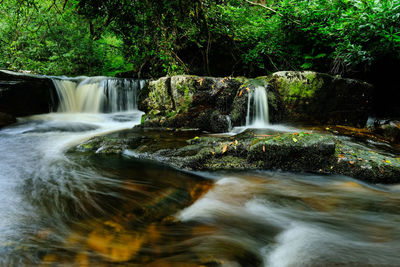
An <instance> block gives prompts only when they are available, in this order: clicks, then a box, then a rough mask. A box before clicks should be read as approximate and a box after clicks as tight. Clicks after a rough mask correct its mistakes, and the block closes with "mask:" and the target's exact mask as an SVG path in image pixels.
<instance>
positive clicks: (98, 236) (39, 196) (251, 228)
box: [0, 109, 400, 267]
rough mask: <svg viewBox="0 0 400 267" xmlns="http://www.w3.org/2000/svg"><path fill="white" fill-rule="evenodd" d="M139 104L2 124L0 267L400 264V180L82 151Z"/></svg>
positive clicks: (129, 120) (126, 122) (131, 121)
mask: <svg viewBox="0 0 400 267" xmlns="http://www.w3.org/2000/svg"><path fill="white" fill-rule="evenodd" d="M141 115H142V113H141V112H140V111H137V110H136V109H132V110H130V111H125V112H120V111H115V112H113V113H85V112H80V113H68V112H58V113H50V114H42V115H36V116H32V117H26V118H20V119H19V122H18V123H17V124H15V125H12V126H10V127H7V128H3V129H2V130H1V131H0V155H1V160H0V216H1V220H0V266H274V267H275V266H276V267H278V266H282V267H283V266H399V265H400V256H399V251H400V227H399V225H400V209H399V208H398V207H399V206H400V186H398V185H390V186H383V185H371V184H366V183H362V182H360V181H357V180H354V179H352V178H349V177H344V176H333V175H331V176H319V175H314V174H298V173H285V172H278V171H276V172H266V171H251V172H250V171H249V172H246V171H242V172H210V173H208V172H181V171H179V170H176V169H172V168H169V167H167V166H164V165H161V164H157V163H154V162H148V161H140V160H135V159H132V158H129V157H127V156H123V155H113V156H111V155H107V156H104V155H100V154H74V153H70V152H68V149H69V148H70V147H72V146H74V145H76V144H78V143H80V142H82V141H83V140H87V139H88V138H90V137H92V136H95V135H102V134H106V133H110V132H115V131H119V130H123V129H129V128H131V127H133V126H134V125H136V124H139V123H140V118H141Z"/></svg>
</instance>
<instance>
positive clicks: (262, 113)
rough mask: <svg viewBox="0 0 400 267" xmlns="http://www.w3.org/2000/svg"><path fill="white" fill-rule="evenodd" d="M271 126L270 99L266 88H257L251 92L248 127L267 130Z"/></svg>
mask: <svg viewBox="0 0 400 267" xmlns="http://www.w3.org/2000/svg"><path fill="white" fill-rule="evenodd" d="M268 125H269V115H268V97H267V92H266V89H265V87H263V86H256V87H255V88H254V90H251V91H250V93H249V97H248V102H247V116H246V126H248V127H252V128H265V127H267V126H268Z"/></svg>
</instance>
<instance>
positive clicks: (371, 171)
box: [74, 128, 400, 184]
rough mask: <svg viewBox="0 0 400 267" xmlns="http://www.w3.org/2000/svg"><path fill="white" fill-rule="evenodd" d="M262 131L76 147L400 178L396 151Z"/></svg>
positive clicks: (143, 137) (116, 138)
mask: <svg viewBox="0 0 400 267" xmlns="http://www.w3.org/2000/svg"><path fill="white" fill-rule="evenodd" d="M262 131H263V130H247V131H245V132H243V133H241V134H238V135H236V136H229V137H215V136H201V137H198V136H196V135H199V134H200V133H199V132H198V131H190V132H181V131H178V132H177V131H172V130H160V129H159V128H158V129H147V130H146V128H134V129H133V130H130V131H126V132H123V133H121V134H118V133H115V134H113V135H111V136H104V137H95V138H92V139H91V140H89V141H87V142H85V143H83V144H81V145H79V146H78V147H77V148H75V149H74V151H75V152H79V151H86V152H96V153H103V154H104V153H108V154H120V153H125V154H126V155H128V156H131V157H133V158H140V159H146V160H153V161H157V162H162V163H164V164H167V165H170V166H172V167H174V168H178V169H183V170H257V169H263V170H274V169H275V170H276V169H278V170H285V171H296V172H314V173H323V174H342V175H347V176H351V177H354V178H358V179H361V180H364V181H367V182H371V183H386V184H391V183H399V182H400V161H399V160H398V159H397V158H396V154H392V153H389V152H384V151H381V150H378V149H374V148H373V147H367V146H365V145H360V144H358V143H355V142H353V141H351V140H349V138H348V137H340V136H333V135H330V134H325V133H304V132H300V133H273V132H268V133H267V134H265V133H264V132H262ZM82 147H85V149H82ZM127 151H128V152H127Z"/></svg>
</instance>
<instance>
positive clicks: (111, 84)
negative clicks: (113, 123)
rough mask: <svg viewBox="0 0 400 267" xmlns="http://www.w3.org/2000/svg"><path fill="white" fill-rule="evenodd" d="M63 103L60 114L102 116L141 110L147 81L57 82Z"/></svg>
mask: <svg viewBox="0 0 400 267" xmlns="http://www.w3.org/2000/svg"><path fill="white" fill-rule="evenodd" d="M53 82H54V85H55V87H56V90H57V94H58V97H59V99H60V100H61V101H60V104H59V107H58V110H57V111H58V112H67V113H78V112H87V113H99V112H120V111H133V110H136V109H137V103H136V102H137V100H136V96H137V92H138V91H139V90H140V89H141V88H142V87H143V85H144V81H143V80H130V79H116V78H106V77H84V78H78V79H68V80H66V79H61V80H60V79H53Z"/></svg>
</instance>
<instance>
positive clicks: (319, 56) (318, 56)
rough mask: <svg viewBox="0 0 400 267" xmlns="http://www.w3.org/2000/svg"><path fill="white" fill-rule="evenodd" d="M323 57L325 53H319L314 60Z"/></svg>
mask: <svg viewBox="0 0 400 267" xmlns="http://www.w3.org/2000/svg"><path fill="white" fill-rule="evenodd" d="M325 56H326V54H325V53H321V54H318V55H316V56H315V57H314V58H315V59H317V58H322V57H325Z"/></svg>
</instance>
